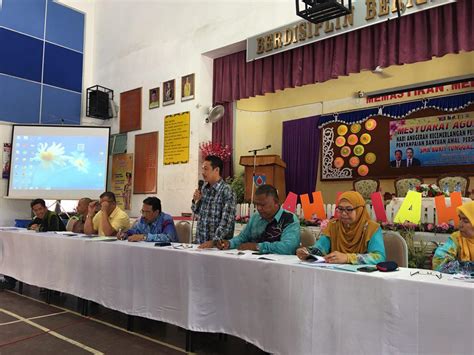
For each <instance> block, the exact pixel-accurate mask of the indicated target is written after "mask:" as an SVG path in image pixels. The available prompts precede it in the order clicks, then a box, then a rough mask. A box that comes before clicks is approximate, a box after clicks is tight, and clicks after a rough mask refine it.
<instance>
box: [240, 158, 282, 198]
mask: <svg viewBox="0 0 474 355" xmlns="http://www.w3.org/2000/svg"><path fill="white" fill-rule="evenodd" d="M253 159H254V157H253V155H247V156H242V157H240V165H242V166H245V196H244V199H245V201H247V202H250V199H251V197H252V175H253ZM285 168H286V163H285V162H284V161H283V160H281V158H280V157H279V156H278V155H257V159H256V164H255V175H265V176H266V179H267V181H266V183H267V184H269V185H273V186H274V187H275V188H276V189H277V190H278V197H279V198H280V203H283V201H285V199H286V185H285ZM256 187H257V186H255V188H256ZM254 198H255V192H254Z"/></svg>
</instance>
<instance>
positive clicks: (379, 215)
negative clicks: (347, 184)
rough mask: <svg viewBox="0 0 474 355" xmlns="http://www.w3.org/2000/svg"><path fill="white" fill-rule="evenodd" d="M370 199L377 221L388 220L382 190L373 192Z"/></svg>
mask: <svg viewBox="0 0 474 355" xmlns="http://www.w3.org/2000/svg"><path fill="white" fill-rule="evenodd" d="M370 199H371V200H372V206H373V208H374V212H375V219H376V220H377V222H387V214H386V213H385V208H384V204H383V198H382V194H381V193H380V192H372V194H371V195H370Z"/></svg>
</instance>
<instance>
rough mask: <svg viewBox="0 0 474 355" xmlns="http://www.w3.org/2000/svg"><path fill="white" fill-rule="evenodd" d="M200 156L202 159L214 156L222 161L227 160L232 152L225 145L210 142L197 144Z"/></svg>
mask: <svg viewBox="0 0 474 355" xmlns="http://www.w3.org/2000/svg"><path fill="white" fill-rule="evenodd" d="M199 149H200V150H201V155H202V157H203V158H205V157H207V156H208V155H214V156H216V157H219V158H221V159H222V161H227V160H229V158H230V156H231V154H232V152H231V150H230V147H229V146H228V145H227V144H221V143H213V142H211V141H207V142H203V143H201V144H199Z"/></svg>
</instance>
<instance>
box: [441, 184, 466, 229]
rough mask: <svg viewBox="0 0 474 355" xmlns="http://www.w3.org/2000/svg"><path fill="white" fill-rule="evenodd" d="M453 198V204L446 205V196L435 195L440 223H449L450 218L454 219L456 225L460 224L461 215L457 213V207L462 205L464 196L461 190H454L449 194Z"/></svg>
mask: <svg viewBox="0 0 474 355" xmlns="http://www.w3.org/2000/svg"><path fill="white" fill-rule="evenodd" d="M449 197H450V198H451V206H450V207H446V201H445V197H444V196H436V197H435V206H436V216H437V217H438V224H440V223H449V220H450V219H452V220H453V221H454V226H455V227H457V226H458V224H459V217H458V214H457V213H456V207H458V206H461V205H462V196H461V193H460V192H452V193H451V195H450V196H449Z"/></svg>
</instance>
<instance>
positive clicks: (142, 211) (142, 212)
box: [140, 210, 153, 214]
mask: <svg viewBox="0 0 474 355" xmlns="http://www.w3.org/2000/svg"><path fill="white" fill-rule="evenodd" d="M140 213H141V214H147V213H153V210H151V211H144V210H140Z"/></svg>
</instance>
